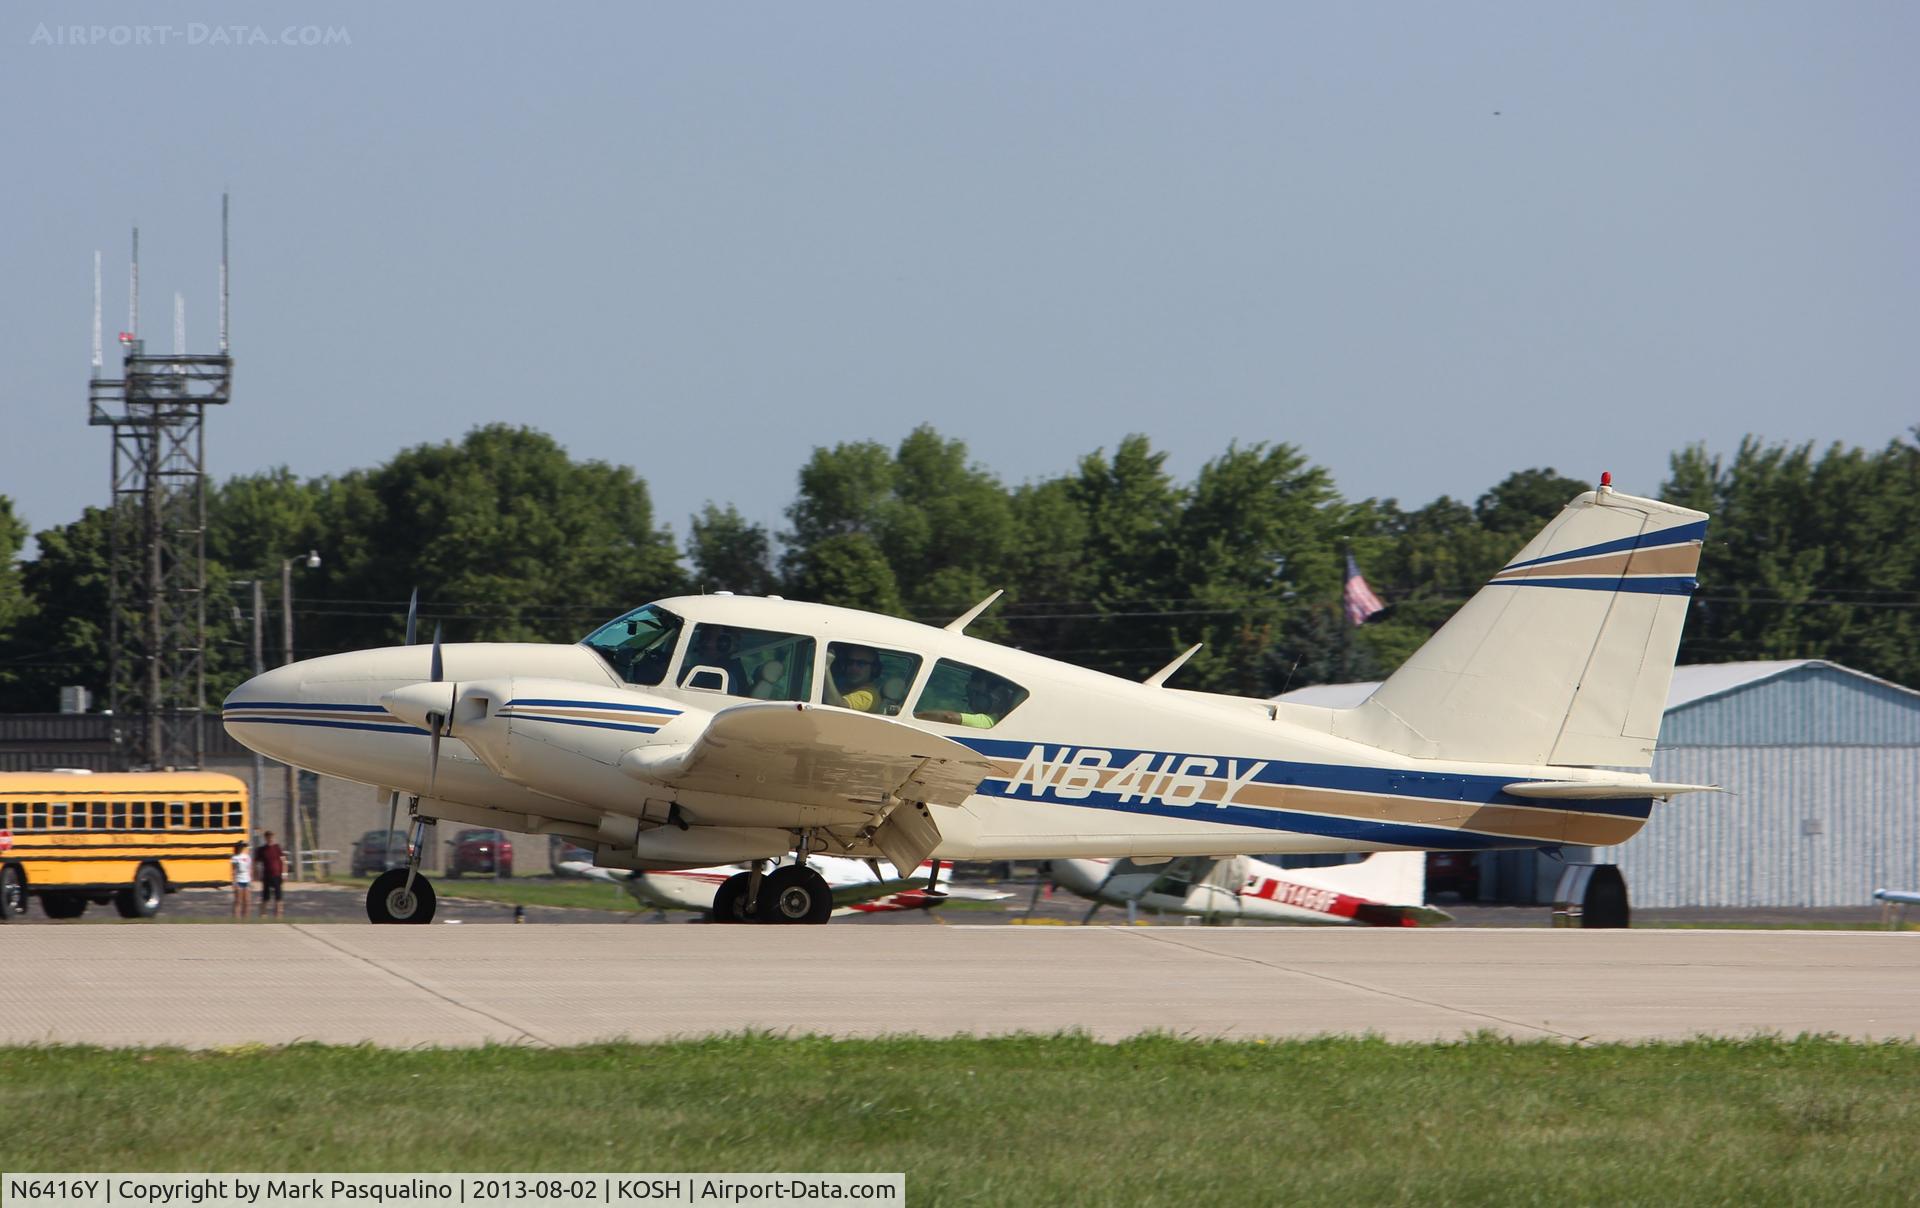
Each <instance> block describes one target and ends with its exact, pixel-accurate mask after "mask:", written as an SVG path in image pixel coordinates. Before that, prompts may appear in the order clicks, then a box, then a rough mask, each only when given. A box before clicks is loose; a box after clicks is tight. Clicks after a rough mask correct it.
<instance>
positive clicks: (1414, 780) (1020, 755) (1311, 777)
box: [957, 735, 1653, 818]
mask: <svg viewBox="0 0 1920 1208" xmlns="http://www.w3.org/2000/svg"><path fill="white" fill-rule="evenodd" d="M957 741H959V742H960V743H962V744H963V745H965V746H967V747H970V748H971V749H973V750H975V751H978V752H979V753H980V754H982V755H985V756H988V757H989V758H993V759H1017V760H1021V761H1023V762H1024V761H1025V760H1026V759H1027V758H1028V757H1029V756H1030V755H1032V753H1033V751H1034V748H1036V747H1038V748H1040V750H1041V753H1042V756H1043V759H1044V761H1045V762H1046V763H1048V764H1049V765H1052V766H1059V765H1061V764H1063V763H1065V762H1066V761H1067V760H1068V758H1069V757H1070V756H1072V755H1074V754H1076V753H1078V752H1081V751H1104V752H1106V754H1107V755H1108V761H1107V763H1106V764H1104V765H1099V764H1090V765H1086V766H1089V767H1100V766H1104V767H1107V768H1113V769H1118V768H1123V767H1125V766H1126V765H1127V764H1129V763H1132V762H1133V761H1134V760H1135V759H1136V758H1138V757H1139V756H1142V755H1146V756H1148V757H1150V759H1151V761H1152V762H1153V764H1154V766H1155V767H1156V768H1159V767H1161V766H1162V765H1163V764H1164V765H1166V772H1165V773H1164V774H1177V770H1178V769H1179V768H1180V766H1181V765H1182V764H1183V763H1184V762H1185V761H1187V760H1189V759H1207V760H1211V761H1212V762H1213V764H1214V771H1212V772H1192V773H1189V774H1190V775H1196V776H1205V777H1206V778H1208V779H1215V780H1219V779H1225V778H1226V774H1227V771H1228V767H1227V765H1228V762H1229V761H1232V762H1233V763H1236V764H1238V765H1239V766H1240V767H1241V768H1242V769H1246V768H1250V767H1252V766H1253V765H1254V764H1259V763H1264V764H1265V765H1266V766H1265V767H1263V768H1261V769H1260V770H1259V771H1258V772H1257V773H1254V774H1253V776H1252V778H1251V779H1249V780H1247V781H1246V783H1248V784H1277V785H1286V786H1288V787H1293V788H1303V789H1330V790H1333V791H1336V792H1347V793H1365V794H1369V795H1373V796H1381V797H1411V798H1417V799H1420V800H1425V801H1460V802H1464V803H1466V804H1469V805H1510V806H1517V807H1519V808H1522V809H1533V810H1559V811H1571V812H1574V813H1581V814H1607V815H1610V816H1613V817H1617V818H1645V817H1647V816H1648V815H1650V814H1651V813H1652V812H1653V799H1652V798H1651V797H1643V798H1629V799H1626V800H1611V801H1578V802H1565V803H1563V802H1547V801H1543V800H1539V799H1535V798H1521V797H1512V796H1509V795H1508V794H1506V793H1504V792H1502V791H1501V790H1502V788H1503V787H1504V786H1506V785H1509V784H1516V783H1519V782H1521V781H1522V780H1524V779H1526V778H1525V777H1522V776H1485V775H1479V776H1468V775H1461V774H1457V773H1444V772H1420V771H1414V770H1411V769H1406V768H1371V767H1360V766H1355V765H1344V764H1331V763H1296V762H1292V761H1289V760H1284V759H1266V760H1262V759H1259V758H1257V757H1253V756H1246V755H1231V756H1229V755H1194V754H1189V753H1186V752H1180V751H1151V750H1138V749H1130V748H1124V747H1087V746H1076V745H1074V744H1071V743H1044V742H1022V741H1015V740H1010V739H999V738H976V737H973V736H971V735H969V736H966V737H961V738H958V739H957ZM1168 760H1171V763H1167V761H1168ZM1153 774H1154V775H1156V776H1158V775H1161V774H1163V773H1160V772H1155V773H1153ZM993 779H996V780H998V779H1000V778H999V777H994V778H993ZM981 792H982V793H983V794H985V795H988V796H996V797H1012V798H1020V799H1034V790H1033V786H1032V785H1031V784H1024V783H1023V784H1022V785H1020V786H1019V791H1018V792H1017V793H1016V792H1014V791H1012V790H1011V789H1010V788H1007V787H1002V788H1000V789H995V790H989V789H987V788H986V786H982V789H981ZM1130 795H1131V796H1136V797H1137V796H1139V794H1130ZM1099 797H1106V798H1110V799H1111V804H1112V805H1113V806H1114V807H1115V808H1119V809H1133V808H1135V807H1136V806H1137V805H1138V804H1140V803H1139V802H1137V801H1135V802H1125V803H1122V802H1121V801H1120V800H1119V794H1117V793H1100V792H1095V793H1091V794H1089V796H1088V797H1086V798H1080V799H1074V798H1068V799H1065V800H1062V804H1069V805H1071V804H1084V803H1085V802H1087V801H1091V800H1093V799H1094V798H1099ZM1037 799H1038V800H1042V801H1052V800H1061V799H1059V798H1056V797H1054V796H1052V795H1051V793H1050V792H1049V793H1048V794H1046V795H1042V796H1040V797H1038V798H1037ZM1170 808H1173V809H1175V810H1178V811H1180V813H1181V815H1182V816H1184V815H1186V814H1191V813H1192V812H1193V811H1194V810H1195V809H1209V810H1216V811H1217V810H1219V809H1221V808H1222V807H1220V806H1216V805H1212V804H1207V805H1204V806H1195V805H1179V806H1173V807H1170ZM1225 808H1228V809H1238V808H1252V809H1254V810H1255V811H1256V812H1258V813H1260V814H1262V815H1268V814H1271V813H1273V812H1274V811H1272V810H1268V809H1265V808H1262V807H1258V806H1254V807H1238V806H1228V807H1225Z"/></svg>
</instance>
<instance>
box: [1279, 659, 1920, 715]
mask: <svg viewBox="0 0 1920 1208" xmlns="http://www.w3.org/2000/svg"><path fill="white" fill-rule="evenodd" d="M1803 667H1817V668H1822V669H1827V670H1832V671H1837V672H1840V673H1841V674H1843V675H1852V676H1858V677H1859V678H1860V679H1862V680H1865V681H1868V682H1870V683H1874V684H1879V685H1882V686H1884V687H1887V688H1891V689H1893V690H1894V691H1896V692H1904V693H1906V694H1907V695H1909V696H1912V697H1914V698H1915V700H1917V701H1920V692H1915V691H1914V690H1913V689H1911V688H1906V687H1902V686H1901V685H1899V684H1896V683H1893V682H1892V681H1890V680H1883V679H1881V678H1880V677H1878V676H1874V675H1868V674H1867V673H1866V672H1864V671H1855V670H1854V669H1853V668H1851V667H1843V666H1841V665H1840V664H1839V663H1830V662H1828V661H1827V660H1825V659H1782V660H1778V661H1774V662H1756V663H1690V664H1687V665H1685V666H1680V667H1675V668H1674V669H1673V683H1672V684H1671V685H1670V686H1669V687H1668V688H1667V710H1668V711H1669V712H1671V711H1673V710H1675V709H1678V708H1680V707H1681V706H1683V705H1691V704H1693V703H1694V702H1696V701H1702V700H1706V699H1707V698H1709V697H1714V696H1724V695H1725V694H1726V693H1729V692H1733V691H1736V690H1737V689H1740V688H1745V687H1747V686H1748V685H1750V684H1757V683H1760V682H1761V681H1763V680H1769V679H1772V678H1773V677H1775V676H1778V675H1785V674H1787V673H1788V672H1790V671H1798V670H1800V669H1801V668H1803ZM1379 686H1380V681H1378V680H1373V681H1369V682H1367V683H1359V684H1315V685H1314V686H1313V687H1311V688H1295V689H1294V690H1293V691H1291V692H1288V693H1285V694H1283V695H1281V696H1276V697H1274V698H1273V699H1274V700H1283V701H1286V702H1288V703H1289V704H1295V705H1319V706H1320V707H1322V708H1325V709H1351V708H1353V707H1354V706H1355V705H1357V704H1359V703H1360V702H1361V701H1363V700H1365V699H1367V697H1369V696H1371V695H1373V690H1374V689H1375V688H1378V687H1379Z"/></svg>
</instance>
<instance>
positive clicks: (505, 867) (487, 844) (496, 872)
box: [447, 830, 513, 877]
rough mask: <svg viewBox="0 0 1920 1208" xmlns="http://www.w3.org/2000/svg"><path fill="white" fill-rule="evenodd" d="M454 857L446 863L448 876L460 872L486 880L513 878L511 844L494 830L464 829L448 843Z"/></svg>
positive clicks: (457, 874)
mask: <svg viewBox="0 0 1920 1208" xmlns="http://www.w3.org/2000/svg"><path fill="white" fill-rule="evenodd" d="M447 845H448V846H449V847H451V848H453V855H452V856H451V857H450V858H449V859H448V860H447V875H448V876H450V877H457V876H459V875H460V874H461V873H463V872H472V873H479V874H480V875H482V876H487V877H510V876H512V875H513V844H512V843H511V842H510V841H509V840H508V839H507V837H506V836H505V835H503V834H501V833H500V832H499V831H497V830H463V831H461V832H460V833H459V834H457V835H455V836H454V837H453V838H451V839H449V840H447Z"/></svg>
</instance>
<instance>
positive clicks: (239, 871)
mask: <svg viewBox="0 0 1920 1208" xmlns="http://www.w3.org/2000/svg"><path fill="white" fill-rule="evenodd" d="M252 891H253V853H252V852H250V851H248V850H247V841H246V840H245V839H242V840H240V842H238V843H236V844H234V845H233V917H234V918H236V919H239V920H241V921H242V922H244V921H245V920H246V917H247V906H248V905H249V903H250V902H251V899H250V898H249V897H248V896H247V895H248V894H250V893H251V892H252Z"/></svg>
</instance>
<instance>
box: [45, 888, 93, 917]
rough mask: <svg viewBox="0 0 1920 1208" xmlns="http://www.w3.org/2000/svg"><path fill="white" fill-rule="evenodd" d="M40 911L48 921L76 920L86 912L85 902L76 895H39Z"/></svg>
mask: <svg viewBox="0 0 1920 1208" xmlns="http://www.w3.org/2000/svg"><path fill="white" fill-rule="evenodd" d="M40 909H42V910H44V911H46V912H47V917H48V918H50V919H77V918H79V917H80V916H81V915H83V914H85V913H86V912H87V900H86V899H85V898H83V897H81V896H80V895H79V894H77V893H47V892H45V891H42V892H41V894H40Z"/></svg>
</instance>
